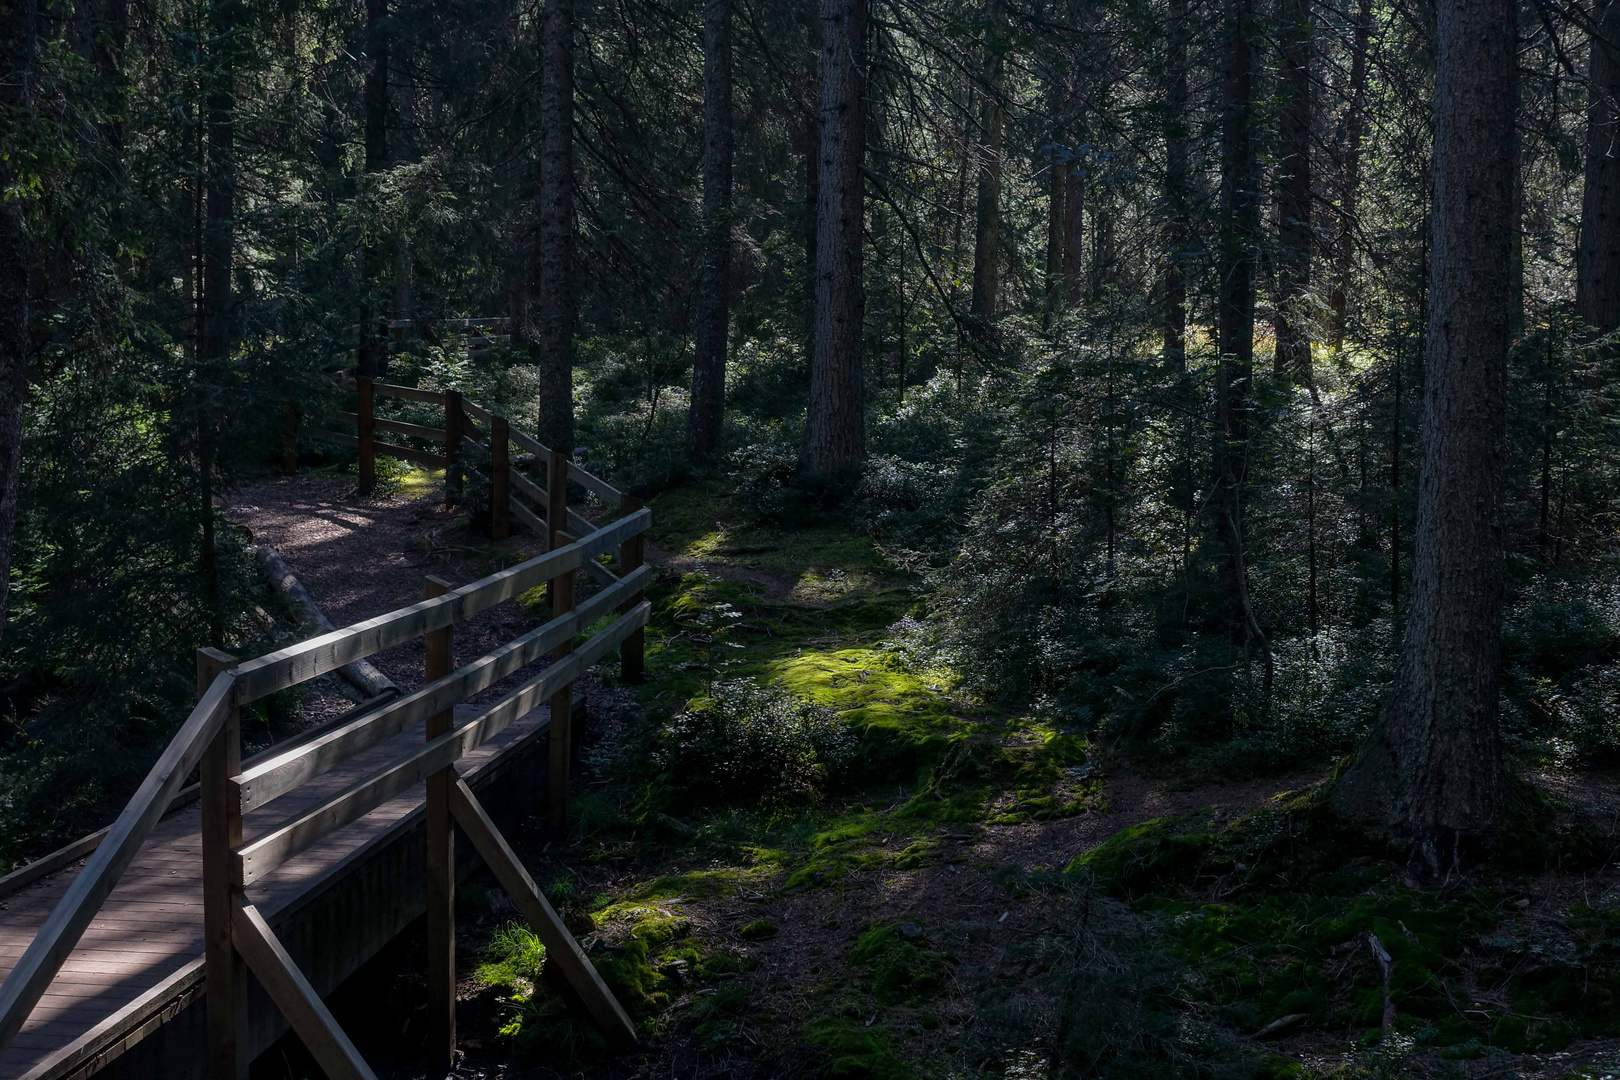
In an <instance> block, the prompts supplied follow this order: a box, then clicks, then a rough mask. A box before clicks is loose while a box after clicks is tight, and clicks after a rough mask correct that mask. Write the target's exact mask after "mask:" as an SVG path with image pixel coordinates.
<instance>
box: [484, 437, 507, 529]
mask: <svg viewBox="0 0 1620 1080" xmlns="http://www.w3.org/2000/svg"><path fill="white" fill-rule="evenodd" d="M509 438H510V437H509V436H508V434H507V425H506V417H504V416H492V417H490V420H489V534H490V536H492V537H494V538H495V539H496V540H505V539H506V538H507V537H508V536H510V535H511V533H512V526H511V519H510V515H509V510H510V503H511V499H512V490H511V483H512V482H511V479H510V477H509V475H508V472H507V470H508V469H509V468H510V465H509V464H508V461H507V444H508V442H509Z"/></svg>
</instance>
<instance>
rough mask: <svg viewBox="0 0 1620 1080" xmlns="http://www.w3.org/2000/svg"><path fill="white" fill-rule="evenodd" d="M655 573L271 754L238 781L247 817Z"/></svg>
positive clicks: (540, 646) (484, 685) (529, 657)
mask: <svg viewBox="0 0 1620 1080" xmlns="http://www.w3.org/2000/svg"><path fill="white" fill-rule="evenodd" d="M651 577H652V572H651V569H650V568H648V569H646V570H644V571H643V572H642V574H641V575H640V576H638V577H636V578H635V579H634V580H628V579H627V580H625V581H622V582H619V583H617V584H616V586H615V587H611V588H607V589H603V590H601V591H600V592H598V593H596V594H595V595H594V596H592V597H591V598H590V599H588V600H587V601H585V602H584V603H582V604H580V605H579V607H578V608H577V609H576V610H574V611H572V612H569V613H567V614H566V615H565V616H563V617H562V618H558V619H552V620H550V621H548V622H546V623H544V624H542V625H540V626H537V627H536V628H534V629H533V630H530V631H529V632H528V633H526V634H523V635H522V636H520V637H517V638H514V639H513V640H511V641H509V642H507V643H506V644H505V645H502V646H501V647H500V648H498V649H493V650H491V651H490V652H488V653H485V654H484V655H483V656H480V657H479V658H478V659H476V660H474V661H472V662H470V663H468V664H465V665H463V666H462V667H460V668H458V669H456V670H455V671H453V672H451V673H450V674H449V675H447V676H445V677H444V678H443V679H436V680H434V681H433V682H431V683H429V684H428V685H426V686H424V687H422V688H421V689H420V690H417V691H416V692H415V693H413V694H409V695H407V696H405V697H402V698H400V699H399V700H397V701H393V702H390V703H389V704H387V705H384V706H383V707H382V708H380V709H377V710H376V711H374V712H370V713H367V714H365V715H364V716H360V717H356V718H355V719H353V720H351V721H349V722H348V723H346V724H343V725H341V726H338V727H334V728H332V729H331V730H330V731H328V732H326V733H325V734H323V735H321V736H319V737H317V738H314V739H310V740H309V741H307V742H304V743H302V744H300V745H297V746H292V747H289V748H288V749H286V750H285V751H282V752H279V753H276V752H271V753H269V754H267V755H265V756H263V757H262V758H261V759H260V760H259V761H258V762H257V763H256V764H254V765H251V766H249V767H248V768H246V769H244V770H243V771H242V773H241V775H239V776H236V777H234V778H233V780H232V786H233V788H234V790H235V792H236V795H235V798H236V799H237V800H238V804H239V805H240V806H241V808H242V812H243V813H247V812H248V811H250V810H253V809H256V808H257V807H260V806H263V805H264V804H265V803H267V802H269V801H270V800H272V799H274V798H275V797H276V796H278V795H281V794H284V793H285V792H288V791H291V790H292V789H293V788H296V787H297V786H299V785H300V784H303V783H305V782H306V781H309V780H312V779H314V778H315V777H317V776H320V775H321V774H322V773H325V772H327V771H328V770H330V769H331V768H333V767H334V766H335V765H337V764H338V763H339V762H341V761H344V760H345V759H347V758H349V757H351V756H352V755H354V754H357V753H359V752H360V751H362V750H365V749H366V748H368V747H371V746H375V745H376V744H377V743H379V742H381V741H383V740H384V739H387V738H390V737H392V736H393V735H395V734H398V733H399V732H401V731H403V730H405V728H407V727H409V726H410V725H412V724H416V723H419V722H421V721H422V720H424V719H425V718H427V717H429V716H432V715H433V714H435V713H437V712H439V711H441V710H443V709H448V708H450V707H451V706H452V705H454V704H456V703H457V702H461V701H465V700H466V699H468V698H470V697H472V696H473V695H474V694H477V693H479V692H480V691H482V690H486V689H488V688H489V687H491V686H493V685H495V684H496V683H498V682H500V681H501V680H502V679H504V678H506V677H507V676H508V675H510V674H512V673H513V672H514V671H517V670H519V669H521V668H524V667H527V666H528V665H529V664H532V663H533V662H534V661H536V660H538V659H539V658H540V657H542V656H544V655H545V654H546V653H548V652H550V651H551V650H552V649H553V648H555V647H556V645H557V644H558V643H559V642H561V641H566V640H569V639H571V638H573V637H574V635H576V634H578V633H579V632H580V631H582V630H584V629H585V628H586V627H588V626H590V625H591V624H592V623H593V622H595V621H596V620H597V619H599V618H601V617H602V616H603V615H606V614H608V613H609V612H611V611H612V610H613V609H614V606H615V605H616V604H619V603H622V601H623V599H624V597H627V596H631V595H635V594H636V593H638V592H639V591H640V590H642V589H644V588H645V587H646V585H647V583H648V582H649V581H650V580H651Z"/></svg>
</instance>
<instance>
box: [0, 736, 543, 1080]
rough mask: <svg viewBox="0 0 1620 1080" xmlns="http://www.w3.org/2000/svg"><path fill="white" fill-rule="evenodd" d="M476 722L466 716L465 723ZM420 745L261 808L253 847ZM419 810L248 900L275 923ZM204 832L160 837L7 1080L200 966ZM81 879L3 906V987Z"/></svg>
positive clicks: (353, 833) (274, 876)
mask: <svg viewBox="0 0 1620 1080" xmlns="http://www.w3.org/2000/svg"><path fill="white" fill-rule="evenodd" d="M464 710H465V711H464ZM472 711H473V710H471V709H469V708H468V707H467V706H458V707H457V713H458V719H459V718H460V716H462V715H470V714H471V712H472ZM548 715H549V711H548V710H547V709H546V708H544V707H542V708H539V709H536V710H534V711H533V712H531V713H529V714H528V715H527V716H525V717H523V719H521V720H519V721H518V722H517V723H515V724H513V725H512V726H511V727H509V728H507V729H506V730H505V731H503V732H502V733H501V734H500V735H498V736H496V737H495V738H494V739H491V740H490V741H489V742H488V743H486V744H485V745H484V746H482V747H480V748H479V749H478V750H477V751H475V752H474V753H472V754H470V755H468V756H467V757H465V758H463V759H462V760H461V761H460V762H458V763H457V768H458V769H459V770H460V772H461V774H462V775H463V776H464V777H467V778H468V779H469V781H472V780H473V779H474V778H475V777H476V776H477V774H478V773H479V772H480V770H481V769H482V768H484V767H485V766H487V765H490V764H491V763H492V762H493V761H494V759H496V758H497V757H498V756H499V755H500V754H501V752H502V750H503V749H507V748H510V747H512V746H514V745H515V744H517V743H518V742H520V741H522V740H524V739H526V738H528V737H529V736H531V735H534V734H536V733H537V732H538V731H540V730H541V729H542V728H543V727H544V724H545V720H546V718H547V717H548ZM422 739H423V734H422V729H421V728H420V727H417V728H415V729H414V730H411V731H406V732H402V733H401V734H399V735H397V736H395V737H394V738H393V739H390V740H388V741H386V742H383V743H381V744H380V745H378V746H376V747H373V748H372V749H371V750H369V751H367V752H366V753H364V754H360V755H357V756H355V757H353V758H351V759H349V760H348V761H346V762H345V763H344V764H343V765H342V766H340V767H339V768H337V769H335V770H334V771H332V772H330V773H327V774H326V775H325V776H322V777H319V778H317V779H316V780H314V781H312V782H310V783H308V784H306V785H304V786H303V787H301V788H298V789H296V790H294V791H291V792H289V793H287V794H286V795H283V796H282V797H281V798H279V799H276V800H275V801H273V802H271V803H270V804H268V805H267V806H264V807H261V808H260V809H259V810H257V811H255V812H253V813H251V814H249V815H248V816H247V818H246V819H245V820H244V822H243V829H244V833H245V836H246V838H247V839H249V840H251V839H252V838H253V837H255V836H258V835H261V834H263V833H264V832H267V831H269V830H270V829H272V828H275V827H276V826H278V825H280V824H281V823H283V822H285V821H287V820H288V819H290V818H292V817H295V816H297V815H299V814H301V813H303V812H304V811H306V810H308V809H311V808H312V807H314V806H315V805H317V804H318V803H320V802H322V801H324V800H325V799H327V798H328V797H330V796H331V795H333V794H335V793H336V792H337V791H338V790H340V789H341V788H343V787H345V786H347V785H348V784H349V783H351V782H352V781H354V780H355V779H357V778H359V777H360V776H361V775H363V774H364V773H366V772H369V771H370V770H372V769H374V768H376V767H378V766H380V765H382V764H385V763H388V762H391V761H394V760H397V759H398V758H399V756H400V754H401V752H402V750H403V749H404V748H405V747H406V746H409V745H418V744H420V743H421V742H422ZM421 802H422V787H421V785H417V787H415V788H414V789H413V790H411V791H410V792H408V793H407V794H405V795H402V796H400V797H399V798H397V799H394V800H393V801H392V802H389V803H386V804H384V805H383V806H381V807H378V808H377V809H376V810H374V811H372V812H371V813H370V814H368V815H367V816H366V817H364V818H362V819H361V820H359V821H357V822H355V823H354V824H352V825H350V826H348V827H347V828H345V829H342V830H339V831H338V832H337V833H335V834H333V835H332V836H330V837H328V838H327V839H326V840H325V841H323V842H322V843H321V844H319V845H317V846H316V847H314V848H312V849H311V850H309V851H306V852H304V853H303V854H302V855H300V856H298V857H297V858H294V859H292V860H291V861H289V862H288V863H286V864H285V865H283V866H281V867H279V868H278V869H277V870H275V871H274V872H273V873H271V874H270V875H269V876H267V877H266V878H265V879H264V880H263V881H261V882H258V883H256V884H255V885H254V886H252V887H251V888H250V889H249V890H248V894H249V896H250V898H251V899H252V900H253V901H254V902H255V903H257V904H258V905H260V907H261V908H262V909H263V910H264V911H265V912H266V913H267V914H268V915H270V916H271V917H272V918H273V917H274V914H275V913H276V912H277V911H279V910H281V909H283V908H285V907H287V906H288V905H289V904H291V903H292V902H293V901H295V900H296V899H297V898H299V897H300V896H302V895H304V894H306V893H308V892H309V891H310V890H312V889H314V888H316V887H318V886H319V885H321V884H322V882H323V881H325V880H326V879H327V877H328V876H329V875H330V874H331V873H332V872H333V871H334V870H335V868H337V867H338V865H339V864H340V863H341V862H342V861H343V860H344V859H345V858H347V857H348V856H350V855H352V854H354V853H355V852H356V851H357V850H358V849H360V848H361V847H362V846H363V845H365V844H367V843H369V842H371V841H373V840H375V839H377V838H378V837H380V836H382V835H383V834H385V833H387V832H388V831H389V830H390V828H391V827H394V826H396V825H397V824H398V823H400V822H401V820H402V819H404V818H405V817H406V816H407V815H408V814H409V813H410V812H411V811H412V810H413V809H414V808H415V807H416V806H417V805H419V804H420V803H421ZM199 821H200V812H199V810H198V808H197V805H196V804H195V803H193V804H192V805H191V806H190V807H187V808H184V809H181V810H177V811H175V812H174V813H172V814H170V815H169V816H168V817H166V818H165V819H164V820H163V821H162V822H161V823H160V824H159V825H158V828H157V831H156V832H155V833H154V834H153V836H152V837H151V839H150V840H148V842H147V843H146V845H145V846H144V847H143V848H142V849H141V852H140V854H139V855H137V856H136V858H135V861H134V863H133V864H131V866H130V867H129V869H128V871H126V872H125V874H124V876H123V878H122V879H121V880H120V881H119V883H118V886H117V887H116V888H115V889H114V890H113V893H112V895H111V896H110V897H109V898H108V900H107V903H106V904H105V906H104V907H103V908H102V909H101V912H100V914H99V915H97V917H96V919H95V921H94V922H93V923H91V924H90V928H89V929H88V930H87V931H86V932H85V934H84V937H83V939H82V940H81V941H80V942H79V945H78V947H77V948H76V949H75V950H74V951H73V954H72V956H71V957H70V958H69V959H68V961H67V963H66V964H65V965H64V966H63V968H62V970H61V972H60V973H59V974H58V975H57V977H56V980H55V981H54V982H53V983H52V984H51V986H50V989H49V990H48V991H47V992H46V994H45V996H44V997H43V998H42V999H41V1000H40V1003H39V1005H38V1007H36V1008H35V1010H34V1012H33V1014H32V1016H31V1017H30V1018H29V1020H28V1022H27V1024H26V1025H25V1026H24V1027H23V1029H22V1032H21V1033H20V1034H19V1035H18V1036H17V1038H16V1040H15V1041H14V1042H13V1043H12V1044H11V1045H10V1046H9V1047H7V1048H6V1050H5V1052H4V1053H3V1054H0V1080H16V1078H19V1077H22V1076H24V1075H26V1074H27V1073H28V1072H29V1071H30V1070H31V1069H33V1068H35V1067H36V1065H37V1064H38V1063H39V1062H41V1061H43V1060H44V1059H46V1058H47V1057H50V1056H51V1055H53V1054H55V1053H57V1052H59V1051H61V1050H62V1049H63V1048H64V1047H67V1046H69V1045H70V1044H72V1043H73V1042H74V1041H75V1040H79V1039H81V1038H82V1037H84V1036H85V1035H86V1034H87V1033H89V1032H90V1031H91V1029H92V1028H93V1027H95V1025H97V1024H98V1023H100V1022H101V1021H103V1020H105V1019H106V1018H107V1017H109V1016H111V1015H112V1014H113V1013H115V1012H116V1011H117V1010H119V1009H120V1008H123V1007H124V1006H126V1005H128V1004H129V1003H130V1002H132V1001H134V1000H135V999H136V998H138V997H140V996H141V995H142V994H144V993H147V992H149V991H151V990H153V989H154V988H155V987H157V986H158V985H159V984H160V983H162V982H163V981H164V980H165V979H167V978H169V977H170V976H172V975H174V973H176V972H177V971H179V970H180V969H181V968H183V967H186V966H187V965H189V964H191V963H192V962H194V961H195V960H196V959H197V958H198V957H200V956H201V955H202V862H201V856H202V842H201V838H200V837H199V835H198V824H199ZM80 865H82V864H80ZM77 872H78V867H77V866H75V867H73V868H70V869H67V870H63V871H61V872H60V873H57V874H53V875H51V876H50V877H47V878H44V879H42V880H41V881H38V882H36V883H34V884H33V885H32V886H29V887H27V888H25V889H23V890H22V891H21V892H18V893H16V894H15V895H13V896H10V897H7V898H6V899H4V900H0V978H4V976H5V975H6V974H8V973H9V972H10V971H11V969H12V967H14V966H15V965H16V963H17V960H18V958H19V957H20V956H22V953H23V950H24V949H25V948H27V946H28V943H29V942H30V941H31V940H33V937H34V935H35V933H37V932H38V930H39V928H40V926H41V925H43V924H44V922H45V919H46V917H47V916H49V914H50V912H51V910H52V909H53V908H54V907H55V905H56V902H57V900H58V899H59V898H60V897H61V896H62V893H63V892H64V891H65V890H66V889H67V887H68V884H69V882H71V881H72V879H73V876H74V874H76V873H77Z"/></svg>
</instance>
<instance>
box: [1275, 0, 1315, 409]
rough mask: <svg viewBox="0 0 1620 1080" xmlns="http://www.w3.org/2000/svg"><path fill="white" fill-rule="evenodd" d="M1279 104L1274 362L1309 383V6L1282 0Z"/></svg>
mask: <svg viewBox="0 0 1620 1080" xmlns="http://www.w3.org/2000/svg"><path fill="white" fill-rule="evenodd" d="M1279 6H1280V8H1281V13H1280V18H1279V21H1280V22H1281V24H1282V25H1281V26H1280V28H1279V36H1280V38H1281V44H1282V86H1281V90H1282V96H1283V102H1282V109H1281V114H1280V115H1279V117H1278V120H1277V127H1278V138H1279V142H1280V144H1281V145H1280V146H1279V159H1278V162H1277V304H1276V312H1275V317H1274V319H1273V329H1274V330H1275V333H1276V342H1277V344H1276V350H1275V354H1274V357H1273V361H1272V363H1273V367H1274V369H1275V374H1276V376H1277V378H1278V379H1279V380H1291V381H1294V382H1297V383H1300V384H1303V385H1306V386H1308V385H1310V383H1311V334H1310V323H1311V318H1310V289H1311V249H1312V247H1314V246H1315V244H1314V238H1313V236H1312V234H1311V124H1312V112H1313V110H1312V109H1311V6H1310V0H1281V2H1280V5H1279Z"/></svg>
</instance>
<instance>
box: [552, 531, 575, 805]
mask: <svg viewBox="0 0 1620 1080" xmlns="http://www.w3.org/2000/svg"><path fill="white" fill-rule="evenodd" d="M554 535H555V534H554ZM564 535H565V536H566V534H564ZM553 543H556V541H555V540H553ZM573 610H574V572H573V571H572V570H569V571H567V572H565V573H563V574H561V575H559V576H558V577H554V578H552V579H551V617H552V618H553V619H555V618H557V617H558V616H559V615H566V614H567V613H568V612H570V611H573ZM573 651H574V640H573V638H569V639H568V640H567V641H565V642H563V643H562V644H560V645H558V646H557V647H556V648H555V649H553V650H551V662H552V663H553V664H556V663H560V662H561V661H562V659H563V658H564V657H566V656H567V655H568V654H569V653H571V652H573ZM573 714H574V687H573V684H572V683H570V684H569V685H567V686H563V687H560V688H559V689H558V690H557V691H556V692H555V693H553V694H552V695H551V727H550V729H549V730H548V731H547V733H546V740H547V743H548V749H549V750H550V758H551V769H550V771H549V773H548V774H547V782H546V807H547V816H548V817H549V818H550V821H551V831H552V834H553V835H554V836H557V837H563V836H566V835H567V834H568V771H569V761H570V759H571V758H572V757H573V753H574V716H573Z"/></svg>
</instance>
